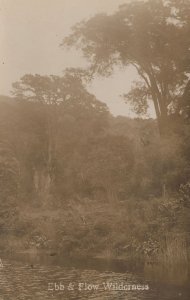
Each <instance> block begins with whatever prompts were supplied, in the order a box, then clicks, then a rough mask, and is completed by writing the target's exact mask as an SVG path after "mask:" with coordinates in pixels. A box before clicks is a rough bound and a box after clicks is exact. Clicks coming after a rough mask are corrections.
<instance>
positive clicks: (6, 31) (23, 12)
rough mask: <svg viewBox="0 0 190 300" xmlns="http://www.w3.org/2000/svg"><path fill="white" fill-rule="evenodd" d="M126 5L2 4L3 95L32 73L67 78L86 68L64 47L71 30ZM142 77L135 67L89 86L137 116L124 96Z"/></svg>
mask: <svg viewBox="0 0 190 300" xmlns="http://www.w3.org/2000/svg"><path fill="white" fill-rule="evenodd" d="M122 3H126V0H0V64H1V68H0V94H9V93H10V90H11V84H12V82H14V81H17V80H19V78H20V77H21V76H23V75H24V74H26V73H32V74H36V73H38V74H42V75H43V74H47V75H49V74H57V75H61V74H62V71H63V70H64V69H65V68H66V67H78V66H80V67H83V66H85V65H86V61H85V60H84V59H83V58H82V57H81V56H80V54H79V53H76V51H74V50H73V51H66V50H63V48H61V47H59V44H60V43H61V41H62V39H63V38H64V37H65V36H67V35H68V34H69V32H70V28H71V27H72V26H73V25H74V24H75V23H76V22H79V21H81V20H83V19H87V18H89V17H90V16H93V15H94V14H96V13H99V12H107V13H111V12H114V11H115V10H116V9H117V7H118V5H120V4H122ZM136 76H137V75H136V72H135V71H134V70H133V69H132V68H129V69H128V70H126V71H117V72H115V74H114V75H113V76H112V77H111V78H106V79H104V78H101V79H100V78H99V79H98V78H97V79H95V80H94V81H93V83H92V84H91V86H90V87H89V91H90V92H92V93H94V94H95V95H96V97H97V98H98V99H99V100H102V101H104V102H106V103H107V104H108V106H109V108H110V110H111V112H112V113H113V114H115V115H117V114H121V115H131V116H132V115H133V114H131V113H130V111H129V108H128V107H127V105H126V104H124V103H123V100H122V99H121V98H120V97H119V95H120V94H122V93H124V92H126V91H128V90H129V89H130V86H131V82H132V80H134V79H135V78H136Z"/></svg>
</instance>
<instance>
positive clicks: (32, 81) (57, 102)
mask: <svg viewBox="0 0 190 300" xmlns="http://www.w3.org/2000/svg"><path fill="white" fill-rule="evenodd" d="M13 94H14V96H15V97H16V99H17V100H18V101H20V103H21V106H20V107H21V112H23V113H25V115H27V118H28V122H31V123H30V125H31V124H33V125H32V128H28V129H27V130H28V132H30V131H31V136H29V135H27V136H29V137H31V138H33V136H34V135H35V137H34V138H33V147H35V149H34V150H33V152H32V151H31V157H30V160H32V163H33V166H32V168H33V182H34V186H35V189H36V191H37V192H38V194H40V195H41V196H43V197H44V198H46V196H48V195H49V193H50V188H51V186H52V183H53V182H54V179H55V166H56V161H57V152H58V144H59V143H60V139H61V138H60V132H61V131H62V130H64V128H62V127H61V126H62V124H63V123H64V122H63V118H64V116H65V115H66V114H67V115H68V114H69V113H70V114H71V112H72V113H75V114H76V115H77V117H78V119H80V117H81V116H83V117H84V115H85V116H86V115H90V116H89V117H92V115H93V114H94V115H95V114H96V115H98V116H99V115H103V116H105V115H107V114H108V109H107V106H106V105H105V104H103V103H101V102H100V101H98V100H97V99H96V98H95V96H93V95H91V94H90V93H88V92H87V90H86V89H85V87H84V85H83V83H82V79H81V74H80V72H78V71H76V70H67V71H66V72H65V74H64V76H63V77H59V76H54V75H51V76H40V75H38V74H36V75H30V74H28V75H25V76H23V77H22V78H21V80H20V81H19V82H16V83H14V84H13ZM84 111H85V113H84ZM24 118H25V116H23V119H24ZM25 119H26V118H25ZM31 120H32V121H31ZM25 122H27V120H25ZM79 126H80V125H79ZM79 134H80V133H79Z"/></svg>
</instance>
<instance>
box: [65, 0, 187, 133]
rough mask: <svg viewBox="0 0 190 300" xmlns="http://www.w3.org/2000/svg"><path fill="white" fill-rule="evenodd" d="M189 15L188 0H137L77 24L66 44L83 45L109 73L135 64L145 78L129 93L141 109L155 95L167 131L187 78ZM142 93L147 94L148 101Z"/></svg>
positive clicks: (99, 68)
mask: <svg viewBox="0 0 190 300" xmlns="http://www.w3.org/2000/svg"><path fill="white" fill-rule="evenodd" d="M189 20H190V1H189V0H186V1H175V0H169V1H164V0H155V1H152V0H149V1H146V2H144V1H132V2H130V3H127V4H124V5H121V6H120V7H119V9H118V10H117V11H116V12H115V13H114V14H112V15H106V14H98V15H95V16H94V17H92V18H90V19H89V20H87V21H83V22H81V23H79V24H77V25H76V26H75V27H74V28H73V32H72V33H71V35H70V36H68V37H66V38H65V39H64V40H63V44H62V45H64V46H69V47H70V46H76V47H79V48H81V49H82V51H83V53H84V56H85V57H86V58H87V59H89V61H90V62H91V67H90V72H92V73H94V72H97V73H99V74H101V75H104V76H108V75H109V74H111V72H112V71H113V67H114V65H123V66H128V65H132V66H134V67H135V68H136V70H137V72H138V74H139V76H140V78H141V80H142V82H141V84H137V86H135V89H133V90H132V91H131V92H130V93H129V95H125V98H126V99H127V100H128V99H129V100H130V99H131V97H132V98H133V102H134V104H135V105H136V110H137V112H138V111H140V112H142V111H145V110H146V107H147V101H148V100H152V101H153V103H154V108H155V112H156V116H157V120H158V125H159V129H160V132H163V131H164V130H165V128H166V127H167V122H168V107H170V108H171V107H172V108H173V109H174V110H177V108H178V105H177V102H178V99H179V98H180V96H181V95H182V93H183V90H184V87H185V85H186V84H187V81H188V76H187V75H188V73H189V71H190V70H189V59H190V38H189V36H190V21H189ZM142 83H143V84H142ZM137 94H138V95H139V97H142V95H143V103H142V101H139V97H136V95H137ZM133 96H134V97H133ZM138 102H139V103H138ZM139 104H140V105H139ZM142 104H143V105H142ZM170 110H171V109H170Z"/></svg>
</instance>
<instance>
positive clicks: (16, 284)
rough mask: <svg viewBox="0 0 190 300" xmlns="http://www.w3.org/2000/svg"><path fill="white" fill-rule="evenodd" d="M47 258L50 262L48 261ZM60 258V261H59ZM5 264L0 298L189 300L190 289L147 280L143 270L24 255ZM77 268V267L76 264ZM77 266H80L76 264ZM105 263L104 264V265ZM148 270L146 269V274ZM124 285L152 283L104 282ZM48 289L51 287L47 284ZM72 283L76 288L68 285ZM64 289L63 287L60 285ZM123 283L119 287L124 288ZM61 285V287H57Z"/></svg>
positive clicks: (6, 299)
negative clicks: (116, 287)
mask: <svg viewBox="0 0 190 300" xmlns="http://www.w3.org/2000/svg"><path fill="white" fill-rule="evenodd" d="M47 260H48V261H47ZM58 260H60V264H58ZM3 265H4V267H3V268H2V269H1V270H0V300H45V299H48V300H49V299H56V300H59V299H61V300H63V299H64V300H69V299H73V300H80V299H81V300H85V299H96V300H106V299H109V300H118V299H119V300H120V299H121V300H143V299H151V300H153V299H154V300H170V299H171V300H175V299H182V300H187V299H189V290H188V287H187V286H186V287H185V286H177V285H174V284H167V285H166V284H164V283H162V284H158V283H156V282H154V281H153V280H152V278H151V277H150V278H149V279H146V277H144V276H143V274H142V273H141V272H138V273H134V272H131V271H125V272H122V271H121V272H118V271H115V270H114V271H113V270H112V271H111V267H109V266H107V267H105V269H104V270H103V268H101V267H100V268H99V267H98V263H97V262H96V266H95V265H94V266H93V263H92V264H91V266H90V265H89V263H87V266H88V267H87V268H84V262H83V267H82V266H81V265H82V263H81V265H80V262H78V265H77V264H76V262H74V263H73V262H72V263H71V262H70V261H68V260H67V261H66V260H64V262H63V260H62V259H59V258H55V257H54V258H50V257H48V258H47V257H46V256H44V258H43V259H42V258H40V257H35V258H34V257H33V258H30V259H28V257H27V258H26V257H25V256H23V257H22V259H21V260H18V259H17V260H15V259H14V260H13V259H8V260H7V259H3ZM73 265H74V266H75V267H74V266H73ZM76 265H77V266H76ZM102 265H103V264H102V263H101V266H102ZM147 272H148V270H146V273H147ZM107 282H109V283H112V284H116V285H117V284H118V285H119V284H120V285H121V286H122V285H123V286H124V285H127V286H129V285H139V284H141V285H149V290H130V291H129V290H121V289H120V290H114V289H113V285H112V286H111V289H106V288H105V286H103V283H107ZM50 283H51V285H49V290H48V284H50ZM80 283H86V284H87V285H88V284H93V285H96V286H97V287H98V288H97V289H96V288H92V286H90V289H89V288H87V289H86V290H85V289H84V286H81V290H80V289H79V284H80ZM71 284H73V289H70V290H68V286H69V285H70V286H71ZM63 286H64V287H65V289H64V290H63V289H62V290H61V287H63ZM121 286H120V288H121ZM58 287H59V288H58Z"/></svg>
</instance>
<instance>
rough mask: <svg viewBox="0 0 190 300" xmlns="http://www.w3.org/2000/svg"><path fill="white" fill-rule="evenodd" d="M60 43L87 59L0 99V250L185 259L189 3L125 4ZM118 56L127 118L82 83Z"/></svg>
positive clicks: (188, 248) (189, 243)
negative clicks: (127, 71)
mask: <svg viewBox="0 0 190 300" xmlns="http://www.w3.org/2000/svg"><path fill="white" fill-rule="evenodd" d="M60 43H61V45H60V47H64V48H65V47H66V48H69V49H70V48H73V47H76V48H77V49H80V51H82V52H83V54H84V56H85V57H86V59H87V60H88V61H89V68H88V69H85V70H83V69H79V68H69V69H66V70H65V71H64V74H63V76H57V75H46V76H45V75H39V74H25V75H23V76H22V77H21V78H20V80H19V81H17V82H14V83H13V87H12V96H5V95H1V96H0V194H1V202H0V228H1V233H0V234H1V238H0V250H1V251H6V252H10V253H11V252H12V251H13V252H15V251H31V250H33V251H44V252H54V251H56V252H59V253H64V254H67V255H70V256H81V255H82V256H89V257H102V258H106V259H109V258H119V259H121V258H122V259H135V260H137V259H141V260H145V261H158V262H161V263H163V264H174V263H175V264H180V265H183V264H184V265H185V264H187V263H189V258H190V232H189V229H190V218H189V213H190V102H189V101H190V1H189V0H186V1H182V0H168V1H163V0H155V1H151V0H149V1H145V2H144V1H132V2H131V3H127V4H125V5H122V6H120V7H119V8H118V10H117V11H116V12H115V13H113V14H112V15H106V14H105V15H104V14H99V15H95V16H94V17H92V18H90V19H89V20H86V21H84V22H81V23H78V24H76V25H75V26H74V27H73V30H72V32H71V34H70V35H69V36H67V37H66V38H64V39H63V41H60ZM129 65H132V66H133V67H134V68H135V69H136V70H137V72H138V76H139V80H138V81H136V82H134V84H133V86H132V88H131V90H130V91H129V93H127V94H125V95H123V101H125V102H126V103H129V104H130V105H131V109H132V110H133V111H134V112H135V113H136V117H135V118H129V117H124V116H117V117H116V116H113V115H112V114H111V113H110V112H109V109H108V107H107V105H106V104H105V103H103V102H101V101H100V100H98V99H96V97H95V96H94V95H92V94H91V93H90V92H89V91H88V90H87V88H86V84H87V82H89V81H91V80H92V79H93V78H94V76H103V77H108V76H110V75H111V74H112V73H113V72H114V68H115V66H120V67H121V68H123V67H126V68H127V67H128V66H129ZM126 81H127V78H126ZM150 103H153V106H154V109H155V114H156V118H148V117H145V116H146V113H147V109H148V107H149V105H150Z"/></svg>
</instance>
